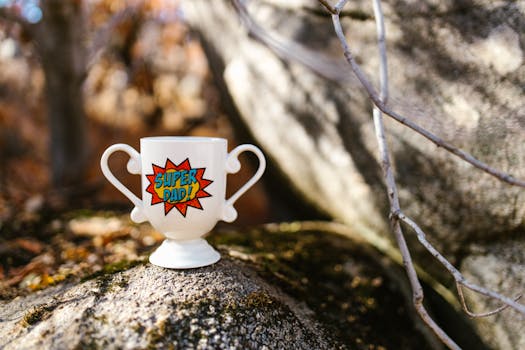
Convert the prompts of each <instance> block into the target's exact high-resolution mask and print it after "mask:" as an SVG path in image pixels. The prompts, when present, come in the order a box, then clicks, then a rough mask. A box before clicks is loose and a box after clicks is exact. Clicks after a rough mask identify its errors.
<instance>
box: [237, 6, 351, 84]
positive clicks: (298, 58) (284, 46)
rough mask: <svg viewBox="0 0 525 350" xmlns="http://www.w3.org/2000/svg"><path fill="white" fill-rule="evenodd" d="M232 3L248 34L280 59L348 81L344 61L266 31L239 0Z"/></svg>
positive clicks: (331, 78)
mask: <svg viewBox="0 0 525 350" xmlns="http://www.w3.org/2000/svg"><path fill="white" fill-rule="evenodd" d="M232 4H233V7H234V8H235V10H236V11H237V15H238V16H239V18H240V20H241V23H242V24H243V26H244V27H245V28H246V29H247V30H248V33H249V35H251V36H252V37H253V38H254V39H255V40H257V41H259V42H261V43H263V44H264V45H266V46H267V47H269V48H271V49H272V51H273V52H274V53H276V54H277V55H278V56H279V57H281V58H282V59H284V60H289V61H295V62H299V63H301V64H302V65H304V66H305V67H308V68H309V69H311V70H312V71H313V72H315V73H316V74H318V75H320V76H321V77H324V78H326V79H330V80H332V81H337V82H347V81H348V76H347V75H346V76H345V75H344V74H341V72H344V71H345V70H346V63H344V62H339V61H334V60H332V59H330V58H328V57H326V56H325V55H322V54H319V53H318V52H315V51H312V50H308V49H307V48H305V47H303V46H302V45H298V44H297V43H294V42H292V41H289V40H286V39H284V38H281V37H279V36H278V35H275V34H274V35H271V34H269V33H268V31H266V30H265V29H264V28H262V27H261V26H259V25H258V24H257V23H256V22H255V21H254V20H253V19H252V17H251V16H250V14H249V13H248V10H247V9H246V6H245V5H244V3H243V2H242V1H241V0H232ZM341 63H344V64H341Z"/></svg>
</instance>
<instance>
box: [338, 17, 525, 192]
mask: <svg viewBox="0 0 525 350" xmlns="http://www.w3.org/2000/svg"><path fill="white" fill-rule="evenodd" d="M332 20H333V23H334V28H335V32H336V35H337V37H338V38H339V41H340V42H341V46H342V47H343V51H344V56H345V58H346V60H347V61H348V63H349V64H350V67H351V68H352V71H353V72H354V74H355V75H356V77H357V79H359V81H360V82H361V85H363V87H364V88H365V90H366V92H367V94H368V97H369V98H370V100H372V102H373V103H374V105H375V106H376V107H377V108H379V109H380V110H381V112H383V113H385V114H386V115H388V116H389V117H391V118H393V119H394V120H396V121H398V122H399V123H401V124H403V125H405V126H407V127H408V128H410V129H412V130H414V131H415V132H417V133H418V134H420V135H422V136H424V137H425V138H427V139H428V140H430V141H431V142H433V143H434V144H435V145H436V146H438V147H442V148H444V149H446V150H447V151H449V152H450V153H452V154H454V155H456V156H457V157H459V158H461V159H463V160H464V161H466V162H467V163H469V164H471V165H473V166H474V167H476V168H478V169H480V170H483V171H484V172H486V173H488V174H490V175H492V176H494V177H496V178H498V179H499V180H501V181H503V182H506V183H508V184H510V185H514V186H520V187H525V181H524V180H520V179H516V178H515V177H513V176H512V175H510V174H507V173H505V172H503V171H500V170H497V169H494V168H492V167H491V166H489V165H488V164H486V163H484V162H482V161H480V160H479V159H477V158H475V157H474V156H472V155H471V154H470V153H467V152H465V151H463V150H461V149H459V148H457V147H455V146H453V145H451V144H449V143H448V142H446V141H445V140H443V139H441V138H440V137H438V136H436V135H434V134H432V133H431V132H430V131H428V130H426V129H424V128H422V127H420V126H419V125H417V124H416V123H414V122H412V121H411V120H409V119H408V118H406V117H405V116H402V115H401V114H399V113H397V112H395V111H393V110H391V109H390V108H389V107H388V106H387V105H386V104H385V103H384V102H383V101H381V99H380V98H379V95H378V94H377V92H376V91H375V89H374V87H373V86H372V84H371V83H370V81H369V80H368V78H367V77H366V75H365V73H364V72H363V70H362V69H361V67H360V66H359V64H357V62H356V61H355V59H354V56H353V55H352V53H351V51H350V48H349V47H348V44H347V42H346V38H345V35H344V33H343V29H342V27H341V21H340V19H339V15H337V14H335V15H332Z"/></svg>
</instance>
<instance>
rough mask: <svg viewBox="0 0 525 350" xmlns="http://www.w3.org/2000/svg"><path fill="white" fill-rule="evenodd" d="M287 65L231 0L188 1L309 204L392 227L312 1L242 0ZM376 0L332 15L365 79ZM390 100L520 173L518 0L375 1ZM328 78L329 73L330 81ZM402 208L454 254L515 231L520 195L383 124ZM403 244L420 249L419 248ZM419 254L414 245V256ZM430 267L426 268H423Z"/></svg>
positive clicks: (524, 197) (523, 141)
mask: <svg viewBox="0 0 525 350" xmlns="http://www.w3.org/2000/svg"><path fill="white" fill-rule="evenodd" d="M248 4H249V10H250V13H251V15H252V16H253V18H254V19H255V20H256V21H257V22H258V23H259V24H260V25H261V26H262V27H263V28H265V30H266V31H268V32H269V33H271V34H272V35H274V37H277V38H278V40H279V44H280V45H281V48H282V49H283V50H286V51H287V52H288V53H289V54H290V55H294V56H295V57H297V58H298V59H299V60H301V61H302V62H303V63H305V64H307V65H309V66H310V67H314V68H315V69H316V72H314V71H312V70H311V69H309V68H306V67H305V66H304V65H303V64H300V63H298V62H297V60H295V61H294V60H292V61H291V62H288V61H284V60H282V59H281V58H279V57H278V55H276V54H275V52H273V51H272V50H270V49H269V48H267V47H265V46H264V45H262V44H260V43H259V42H257V41H255V40H253V39H252V38H251V37H249V36H248V35H247V31H246V28H245V27H243V26H242V25H241V24H240V23H239V19H238V16H237V15H236V13H235V11H234V10H233V8H232V6H231V4H230V3H229V2H228V1H214V2H212V3H210V2H208V1H203V0H197V1H185V2H183V5H184V13H185V17H186V18H187V19H188V20H189V22H190V23H191V24H192V25H193V27H194V28H195V29H196V30H197V31H199V32H200V33H201V34H202V38H203V42H204V44H205V49H206V52H207V53H208V56H209V58H210V64H211V66H212V68H213V70H214V76H215V77H216V79H217V80H218V84H219V86H220V87H221V88H222V89H223V91H224V92H225V94H224V96H223V100H224V101H225V102H226V103H229V106H230V107H231V111H232V115H237V118H238V120H239V121H240V122H241V123H242V124H243V125H244V127H245V129H246V131H247V132H248V133H249V135H250V136H251V137H253V139H255V141H256V142H257V143H259V144H260V145H261V146H262V147H263V148H264V150H265V152H266V154H267V155H268V158H269V159H270V160H271V164H273V165H274V166H275V167H276V168H277V169H278V173H279V174H282V175H283V178H284V181H285V183H286V186H289V187H291V188H292V189H293V190H294V191H296V192H297V193H299V194H300V195H301V197H302V198H303V199H304V200H305V201H306V202H308V203H310V204H312V205H314V206H315V207H316V208H318V209H319V210H321V211H323V212H325V213H327V214H328V215H329V216H330V217H333V218H335V219H337V220H339V221H342V222H344V223H346V224H348V225H350V226H352V227H353V228H354V229H355V230H357V231H359V232H361V234H362V235H363V236H365V237H368V238H369V239H373V238H371V237H372V236H373V235H374V233H376V232H379V233H380V235H382V236H383V237H389V233H388V224H387V215H386V214H385V213H386V210H387V203H388V201H387V199H386V195H385V189H384V185H383V180H382V175H381V170H380V167H379V165H378V162H377V154H378V151H377V144H376V141H375V136H374V131H373V125H372V120H371V103H370V102H369V100H368V98H367V96H366V95H365V94H364V92H363V88H362V87H361V86H360V85H359V84H358V83H357V82H356V79H355V78H353V76H352V74H351V72H350V69H349V66H348V65H347V64H346V63H345V62H344V59H343V55H342V50H341V48H340V45H339V43H338V41H337V39H336V36H335V34H334V32H333V27H332V23H331V20H330V17H329V16H328V15H327V14H326V13H325V12H323V10H322V8H321V7H320V5H319V3H318V2H317V1H315V0H299V1H294V2H289V1H280V0H272V1H255V2H254V1H252V2H248ZM371 6H372V1H364V0H362V1H351V2H349V3H348V4H347V5H346V7H345V11H346V12H345V13H346V15H345V16H344V17H343V19H342V23H343V26H344V28H345V32H346V36H347V38H348V40H349V43H350V45H351V48H352V50H353V53H354V55H355V56H356V60H357V61H358V62H359V63H360V64H361V65H362V67H363V69H364V70H365V72H366V73H367V74H368V75H369V76H370V77H371V80H372V81H373V82H375V81H377V70H378V63H379V61H378V58H377V46H376V33H375V23H374V20H373V11H372V8H371ZM383 8H384V13H385V22H386V29H387V48H388V59H389V67H390V90H391V96H390V100H389V101H390V102H389V104H390V106H391V107H392V108H393V109H394V110H396V111H398V112H400V113H403V114H404V115H406V116H407V117H408V118H409V119H411V120H413V121H414V122H416V123H418V124H419V125H421V126H423V127H425V128H427V129H428V130H430V131H431V132H433V133H435V134H436V135H438V136H440V137H442V138H444V139H445V140H448V141H450V142H451V143H453V144H455V145H456V146H458V147H461V148H463V149H465V150H466V151H468V152H471V153H472V154H473V155H474V156H476V157H478V158H480V159H481V160H483V161H485V162H486V163H488V164H490V165H492V166H494V167H496V168H499V169H501V170H504V171H508V172H509V173H511V174H513V175H515V176H517V177H519V178H525V157H524V156H523V155H524V154H525V116H524V113H525V99H524V98H523V86H525V65H523V64H522V62H523V47H524V46H525V36H523V35H522V34H523V33H524V32H525V5H524V3H523V2H516V1H511V0H507V1H490V0H478V1H444V2H437V1H431V0H426V1H405V0H396V1H389V2H386V1H384V2H383ZM325 77H328V78H330V79H326V78H325ZM386 127H387V132H388V134H389V138H388V141H389V143H390V148H391V152H392V156H393V161H394V163H395V171H396V178H397V181H398V184H399V187H400V196H401V198H400V199H401V204H402V206H403V210H404V211H405V212H406V213H407V214H408V215H410V216H413V217H414V218H415V219H416V221H417V222H419V223H420V224H421V225H422V227H423V228H424V229H425V230H426V231H427V232H428V234H429V237H430V239H431V240H432V241H433V242H434V243H435V244H436V245H437V246H438V247H439V248H440V249H443V250H444V251H445V252H446V254H447V255H448V256H449V257H450V258H451V259H454V258H455V257H457V256H458V253H460V250H461V246H462V245H463V244H464V243H466V242H472V241H474V240H483V241H492V240H496V239H497V240H500V239H505V238H506V237H510V236H512V234H513V232H516V231H519V230H523V229H524V228H525V191H524V190H523V189H522V188H518V187H512V186H509V185H507V184H504V183H501V182H499V181H497V180H495V179H494V178H492V177H491V176H489V175H486V174H484V173H482V172H480V171H478V170H475V169H473V168H472V167H471V166H468V165H466V164H465V163H464V162H462V161H460V160H458V159H457V158H455V157H453V156H451V155H450V154H448V153H447V152H445V151H443V150H441V149H438V148H436V146H435V145H434V144H432V143H431V142H429V141H426V140H425V139H423V138H422V137H421V136H419V135H417V134H416V133H415V132H413V131H411V130H409V129H407V128H406V127H403V126H401V125H399V124H397V123H396V122H394V121H391V120H388V118H387V120H386ZM412 249H413V250H416V251H417V250H418V249H419V252H421V249H420V248H419V245H418V244H413V245H412ZM421 256H422V255H421ZM425 265H426V264H425Z"/></svg>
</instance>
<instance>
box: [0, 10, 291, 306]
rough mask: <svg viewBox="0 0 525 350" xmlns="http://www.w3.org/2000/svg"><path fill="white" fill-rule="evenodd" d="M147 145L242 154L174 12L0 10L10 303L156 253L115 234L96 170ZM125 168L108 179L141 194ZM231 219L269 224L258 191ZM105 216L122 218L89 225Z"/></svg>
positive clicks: (117, 210)
mask: <svg viewBox="0 0 525 350" xmlns="http://www.w3.org/2000/svg"><path fill="white" fill-rule="evenodd" d="M151 135H198V136H217V137H224V138H227V139H228V140H229V148H230V149H231V148H233V147H235V145H236V144H238V143H239V141H238V140H237V139H236V138H235V135H234V130H233V128H232V125H231V123H230V121H229V120H228V116H227V115H225V113H224V112H223V110H222V108H221V101H220V100H219V96H218V92H217V90H216V87H215V86H213V84H212V83H211V74H210V71H209V68H208V63H207V61H206V57H205V55H204V53H203V50H202V48H201V46H200V44H199V41H198V40H197V38H196V37H195V35H192V33H191V32H190V30H189V28H188V26H187V25H186V24H185V23H184V19H183V16H182V13H181V12H180V10H179V5H178V2H177V1H174V0H155V1H144V2H142V1H122V0H89V1H87V0H86V1H61V0H51V1H38V0H14V1H11V0H0V287H3V288H0V289H3V292H2V293H3V294H4V296H9V295H12V294H13V293H16V294H19V293H21V292H23V291H24V290H26V291H28V290H33V289H38V288H41V287H43V286H46V285H48V284H51V283H54V282H56V281H58V280H62V279H64V278H66V277H67V276H68V275H70V274H72V273H78V272H79V271H84V273H90V272H93V271H96V270H99V269H101V268H102V267H103V266H104V264H105V263H108V262H116V261H120V260H123V259H133V258H136V257H137V255H140V253H143V252H144V251H146V250H147V249H150V248H152V247H153V246H154V245H155V244H156V243H158V242H160V240H161V239H162V237H161V236H160V235H158V234H157V233H155V232H153V231H152V230H151V229H150V227H149V226H148V225H147V224H146V225H141V226H133V229H130V228H129V225H124V224H123V221H124V222H127V220H128V216H129V211H130V209H131V204H130V203H129V202H128V201H127V199H126V198H125V197H124V196H122V195H121V194H120V193H118V192H117V191H116V190H115V189H114V188H113V187H112V186H111V185H109V183H108V182H107V181H106V180H105V178H103V176H102V174H101V171H100V168H99V159H100V155H101V154H102V152H103V150H104V149H105V148H107V147H108V146H109V145H111V144H113V143H121V142H123V143H127V144H130V145H131V146H133V147H135V148H136V149H137V150H138V149H139V139H140V137H143V136H151ZM241 141H244V140H241ZM126 162H127V156H126V155H124V154H116V155H115V156H114V157H112V164H111V167H112V169H114V172H115V174H116V175H117V177H119V178H120V179H122V181H123V183H124V184H125V185H127V186H128V187H130V188H131V189H132V190H133V191H134V192H135V193H139V192H140V179H139V177H138V176H133V175H129V174H128V173H127V172H126V168H125V164H126ZM248 163H249V161H248ZM248 163H247V164H245V165H244V166H243V169H242V170H241V172H240V174H237V175H235V176H229V178H228V188H229V189H228V191H229V192H230V193H231V192H232V190H234V189H236V188H238V187H239V186H240V185H241V184H242V183H243V182H245V181H246V180H247V179H248V178H249V177H250V176H251V175H252V173H253V171H254V169H253V168H250V166H249V164H248ZM237 207H238V209H239V214H240V215H239V220H238V221H237V224H241V225H246V224H256V223H261V222H266V221H269V220H271V219H272V215H273V214H272V213H275V212H276V211H275V210H273V211H272V209H271V207H270V205H269V199H268V197H267V194H266V192H265V191H264V184H263V183H259V184H258V185H257V186H256V187H254V188H253V189H252V190H251V191H249V192H248V193H247V194H246V195H245V196H243V197H242V198H241V199H240V200H239V202H238V204H237ZM273 207H274V208H275V206H273ZM108 209H109V210H114V214H116V215H117V217H114V216H111V215H108V214H107V212H105V213H104V214H102V215H98V216H97V211H100V210H108ZM86 210H88V211H87V212H86ZM64 213H65V214H64ZM86 213H89V215H88V216H85V215H84V214H86ZM289 215H290V216H289V217H288V218H293V214H291V213H289ZM83 217H84V218H83Z"/></svg>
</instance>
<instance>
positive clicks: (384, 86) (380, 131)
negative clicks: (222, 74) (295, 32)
mask: <svg viewBox="0 0 525 350" xmlns="http://www.w3.org/2000/svg"><path fill="white" fill-rule="evenodd" d="M232 1H233V3H234V6H235V8H236V9H237V11H238V13H239V15H240V17H241V20H242V21H243V23H244V24H245V25H246V27H247V28H248V30H249V31H250V33H251V34H252V35H253V36H254V37H255V39H257V40H259V41H261V42H262V43H264V44H265V45H267V46H269V47H270V48H271V49H273V50H274V51H276V52H277V53H278V54H279V55H280V56H283V57H285V58H287V59H290V58H291V59H294V60H297V61H299V62H301V63H303V64H304V61H305V60H304V58H302V57H299V58H298V59H297V58H296V57H297V56H298V55H299V56H301V55H300V54H297V53H296V54H295V55H294V54H292V53H290V51H289V50H287V48H286V47H284V48H283V47H282V45H280V43H279V41H278V40H277V41H276V40H275V39H274V38H272V36H270V35H269V34H268V33H267V32H266V31H265V30H264V29H263V28H261V27H260V26H258V25H257V24H256V23H255V22H254V21H253V20H252V19H251V17H250V15H249V13H248V11H247V9H246V8H245V6H244V4H243V3H241V2H240V1H239V0H232ZM319 3H320V4H321V5H322V6H324V8H325V9H326V10H327V11H328V12H330V13H331V14H332V22H333V25H334V30H335V33H336V35H337V37H338V39H339V41H340V43H341V46H342V48H343V52H344V56H345V58H346V60H347V62H348V63H349V64H350V66H351V68H352V71H353V73H354V74H355V76H356V77H357V79H358V80H359V81H360V83H361V85H362V86H363V87H364V88H365V90H366V92H367V94H368V96H369V98H370V99H371V100H372V102H373V104H374V108H373V120H374V127H375V130H376V138H377V141H378V148H379V153H380V163H381V167H382V169H383V175H384V180H385V184H386V187H387V192H388V198H389V201H390V221H391V226H392V230H393V233H394V237H395V239H396V242H397V245H398V247H399V250H400V253H401V256H402V259H403V265H404V267H405V270H406V273H407V276H408V279H409V282H410V285H411V288H412V293H413V294H412V296H413V303H414V306H415V309H416V312H417V313H418V314H419V315H420V317H421V318H422V320H423V321H424V322H425V323H426V324H427V325H428V326H429V328H430V329H431V330H432V331H433V332H434V333H435V334H436V336H437V337H438V338H439V339H440V340H441V341H442V342H443V343H444V344H445V345H446V346H448V347H449V348H450V349H460V348H459V346H458V345H457V344H456V343H455V342H454V341H453V340H452V339H451V338H450V337H449V336H448V335H447V334H446V333H445V332H444V331H443V330H442V329H441V328H440V327H439V326H438V325H437V324H436V323H435V321H434V320H433V319H432V318H431V317H430V316H429V315H428V313H427V311H426V309H425V307H424V305H423V298H424V295H423V289H422V287H421V284H420V282H419V278H418V275H417V272H416V269H415V266H414V263H413V261H412V258H411V255H410V251H409V249H408V246H407V243H406V240H405V237H404V234H403V230H402V228H401V224H400V222H404V223H405V224H407V225H408V226H409V227H410V228H412V229H413V230H414V232H415V233H416V237H417V239H418V240H419V242H420V243H421V244H422V245H423V246H424V247H425V248H426V249H427V251H428V252H430V253H431V254H432V255H433V256H434V257H435V258H436V259H437V260H438V261H439V262H440V263H441V264H442V265H443V266H444V267H445V268H446V269H447V271H449V273H450V274H451V275H452V276H453V278H454V280H455V282H456V288H457V292H458V296H459V299H460V303H461V305H462V307H463V309H464V311H465V313H467V315H469V316H470V317H486V316H490V315H494V314H496V313H498V312H501V311H503V310H505V309H506V308H508V307H511V308H513V309H515V310H517V311H518V312H521V313H523V314H525V306H524V305H522V304H520V303H518V302H517V300H519V299H520V297H521V295H519V296H518V297H517V298H515V299H511V298H508V297H505V296H503V295H501V294H499V293H496V292H494V291H491V290H488V289H486V288H483V287H481V286H478V285H476V284H473V283H471V282H469V281H467V280H466V279H465V277H464V276H463V275H462V274H461V273H460V272H459V270H457V269H456V268H455V267H454V266H453V265H452V264H451V263H450V262H449V261H448V260H447V259H446V258H445V257H444V256H443V255H442V254H441V253H440V252H438V251H437V250H436V249H435V247H434V246H433V245H432V244H431V243H430V242H428V240H427V239H426V235H425V233H424V231H423V230H422V229H421V228H420V227H419V226H418V225H417V224H416V223H415V222H414V221H413V220H412V219H410V218H409V217H407V216H406V215H405V214H403V212H402V211H401V208H400V204H399V196H398V190H397V185H396V182H395V178H394V173H393V170H392V166H391V162H390V153H389V151H388V146H387V142H386V137H385V129H384V124H383V117H382V113H385V114H386V115H388V116H389V117H391V118H393V119H394V120H396V121H398V122H400V123H401V124H403V125H405V126H407V127H409V128H410V129H412V130H414V131H415V132H417V133H419V134H420V135H422V136H424V137H425V138H427V139H428V140H430V141H431V142H433V143H434V144H436V145H437V146H438V147H443V148H444V149H446V150H447V151H449V152H450V153H452V154H454V155H456V156H457V157H459V158H461V159H463V160H464V161H466V162H468V163H469V164H471V165H473V166H474V167H476V168H478V169H481V170H483V171H485V172H486V173H488V174H490V175H492V176H494V177H496V178H497V179H499V180H501V181H504V182H506V183H508V184H511V185H515V186H521V187H525V181H523V180H519V179H516V178H514V177H512V176H511V175H509V174H507V173H504V172H502V171H499V170H497V169H494V168H492V167H490V166H489V165H487V164H485V163H483V162H481V161H480V160H478V159H476V158H475V157H473V156H472V155H470V154H469V153H467V152H465V151H463V150H461V149H458V148H456V147H455V146H453V145H451V144H449V143H447V142H445V141H444V140H442V139H441V138H439V137H437V136H436V135H434V134H432V133H430V132H429V131H427V130H426V129H424V128H422V127H420V126H419V125H417V124H415V123H413V122H412V121H410V120H409V119H407V118H406V117H404V116H402V115H400V114H398V113H397V112H395V111H392V110H391V109H390V108H389V107H388V106H387V99H388V70H387V56H386V48H385V27H384V19H383V12H382V9H381V1H380V0H373V7H374V17H375V21H376V31H377V42H378V47H379V56H380V67H379V77H380V93H379V94H378V93H377V92H376V90H375V88H374V87H373V85H372V84H371V83H370V81H369V80H368V78H367V77H366V75H365V73H364V72H363V70H362V69H361V68H360V66H359V65H358V64H357V62H356V61H355V59H354V57H353V55H352V53H351V51H350V48H349V46H348V43H347V40H346V37H345V35H344V32H343V29H342V26H341V22H340V14H341V12H342V10H343V7H344V5H345V4H346V3H347V0H340V1H338V2H337V4H336V5H335V6H332V5H331V4H330V3H329V2H328V1H326V0H319ZM306 66H311V65H309V64H306ZM314 66H315V65H314ZM338 80H339V79H338ZM463 288H467V289H470V290H472V291H474V292H476V293H478V294H481V295H484V296H487V297H490V298H493V299H496V300H499V301H500V302H502V303H503V305H502V306H501V307H499V308H497V309H495V310H492V311H489V312H484V313H473V312H471V311H470V310H469V308H468V307H467V305H466V302H465V297H464V294H463Z"/></svg>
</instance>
